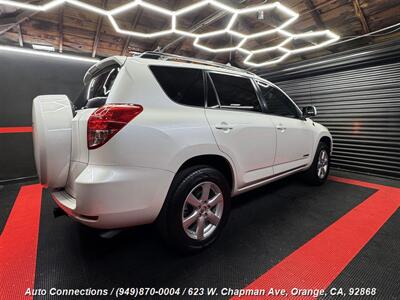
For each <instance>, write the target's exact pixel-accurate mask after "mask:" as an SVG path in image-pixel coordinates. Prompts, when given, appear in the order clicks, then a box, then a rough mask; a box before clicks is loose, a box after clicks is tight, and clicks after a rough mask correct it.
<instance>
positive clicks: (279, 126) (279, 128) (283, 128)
mask: <svg viewBox="0 0 400 300" xmlns="http://www.w3.org/2000/svg"><path fill="white" fill-rule="evenodd" d="M276 130H279V131H282V132H285V130H286V127H284V126H283V125H282V124H279V125H278V126H276Z"/></svg>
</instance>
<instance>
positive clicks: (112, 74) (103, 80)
mask: <svg viewBox="0 0 400 300" xmlns="http://www.w3.org/2000/svg"><path fill="white" fill-rule="evenodd" d="M119 71H120V66H119V65H113V66H109V67H107V68H105V69H103V70H101V71H100V72H99V73H98V74H96V76H95V77H93V78H92V80H91V81H90V82H89V83H87V84H86V85H85V86H84V87H83V89H82V91H81V93H80V95H79V97H78V98H77V99H76V100H75V101H74V105H75V108H76V109H81V108H92V107H100V106H102V105H104V104H105V103H106V101H107V97H108V95H109V93H110V91H111V88H112V86H113V84H114V81H115V79H116V78H117V75H118V73H119Z"/></svg>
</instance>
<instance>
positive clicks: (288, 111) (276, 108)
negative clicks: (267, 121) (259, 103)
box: [258, 82, 298, 118]
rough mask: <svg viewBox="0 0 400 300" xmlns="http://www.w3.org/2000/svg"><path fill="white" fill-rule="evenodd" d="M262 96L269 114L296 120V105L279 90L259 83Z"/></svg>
mask: <svg viewBox="0 0 400 300" xmlns="http://www.w3.org/2000/svg"><path fill="white" fill-rule="evenodd" d="M258 86H259V87H260V91H261V94H262V96H263V98H264V101H265V102H266V106H267V112H268V113H270V114H273V115H278V116H283V117H290V118H296V117H297V116H298V110H297V108H296V107H295V105H294V104H293V103H292V101H290V99H288V98H287V97H286V95H285V94H284V93H282V92H281V91H280V90H278V89H277V88H275V87H273V86H271V85H267V84H264V83H261V82H259V83H258Z"/></svg>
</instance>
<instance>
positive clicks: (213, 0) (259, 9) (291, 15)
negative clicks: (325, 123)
mask: <svg viewBox="0 0 400 300" xmlns="http://www.w3.org/2000/svg"><path fill="white" fill-rule="evenodd" d="M63 3H69V4H71V5H74V6H77V7H79V8H82V9H85V10H88V11H92V12H94V13H97V14H100V15H104V16H107V17H108V19H109V21H110V23H111V25H112V26H113V27H114V30H115V31H116V32H118V33H120V34H124V35H130V36H136V37H140V38H155V37H160V36H164V35H168V34H173V33H175V34H180V35H183V36H189V37H192V38H195V40H194V42H193V45H194V46H195V47H198V48H200V49H202V50H205V51H209V52H229V51H234V50H238V51H241V52H243V53H245V54H246V55H247V57H246V59H245V60H244V63H245V64H248V65H251V66H256V67H259V66H266V65H270V64H275V63H278V62H281V61H283V60H284V59H286V58H287V57H289V56H290V55H292V54H296V53H301V52H305V51H312V50H315V49H318V48H321V47H324V46H327V45H329V44H331V43H333V42H335V41H337V40H338V39H339V38H340V37H339V36H338V35H336V34H335V33H333V32H332V31H330V30H323V31H316V32H310V33H300V34H292V33H289V32H287V31H285V30H284V28H286V27H287V26H289V25H290V24H292V23H293V22H294V21H296V19H297V18H298V17H299V14H297V13H296V12H294V11H293V10H291V9H290V8H288V7H286V6H284V5H283V4H281V3H280V2H274V3H268V4H262V5H256V6H252V7H247V8H241V9H236V8H234V7H231V6H228V5H226V4H223V3H221V2H219V1H217V0H202V1H199V2H197V3H195V4H191V5H189V6H187V7H183V8H181V9H178V10H176V11H172V10H168V9H165V8H163V7H160V6H158V5H155V4H152V3H149V2H147V1H146V0H133V1H130V2H128V3H126V4H124V5H121V6H119V7H116V8H114V9H111V10H104V9H101V8H98V7H96V6H93V5H90V4H88V3H86V2H82V1H79V0H53V1H50V2H48V3H46V4H43V5H34V4H30V3H23V2H18V1H11V0H0V4H5V5H10V6H14V7H18V8H22V9H28V10H35V11H47V10H50V9H52V8H54V7H56V6H59V5H61V4H63ZM206 5H211V6H214V7H216V8H218V9H221V10H224V11H226V12H227V13H230V14H232V16H231V18H230V20H229V22H228V24H227V26H226V27H225V28H223V29H220V30H215V31H211V32H207V33H193V32H189V31H185V30H181V29H178V28H177V18H180V17H182V16H183V15H184V14H187V13H189V12H192V11H195V10H198V9H201V8H203V7H204V6H206ZM135 7H143V8H146V9H149V10H152V11H154V12H157V13H160V14H163V15H165V16H168V17H169V18H171V22H170V27H169V28H168V29H166V30H161V31H156V32H151V33H148V32H138V31H132V30H125V29H122V28H120V27H119V25H118V23H117V21H116V20H115V18H114V16H117V15H119V14H121V13H123V12H126V11H128V10H130V9H133V8H135ZM269 10H277V11H279V12H280V13H283V14H285V15H286V16H287V17H288V19H287V20H286V21H285V22H283V23H282V24H281V25H279V26H278V27H276V28H273V29H269V30H264V31H261V32H256V33H251V34H244V33H241V32H237V31H234V30H232V27H233V26H234V24H235V22H237V18H238V17H239V16H240V15H244V14H248V13H253V12H256V13H257V17H258V19H259V20H262V19H264V20H265V16H264V12H265V11H269ZM261 16H262V18H261ZM273 33H281V34H284V35H286V36H287V39H286V40H284V41H283V42H282V43H280V44H279V45H276V46H269V47H265V48H262V49H258V50H256V51H250V50H248V49H245V48H244V44H245V42H246V41H248V40H249V39H253V38H259V37H262V36H266V35H269V34H273ZM222 34H230V35H232V36H235V37H238V38H241V39H242V40H241V41H240V42H239V44H238V45H237V46H235V47H223V48H210V47H208V46H205V45H203V44H202V43H201V42H202V39H205V38H209V37H213V36H218V35H222ZM318 36H325V37H326V38H327V40H325V41H324V42H320V43H319V44H316V45H312V46H306V47H302V48H297V49H293V50H289V49H286V48H285V47H284V46H285V45H286V44H287V43H288V42H289V41H291V40H293V39H307V38H310V37H318ZM16 49H18V50H21V49H20V48H16ZM275 50H279V51H280V52H282V53H283V55H282V56H281V57H280V58H278V59H273V60H270V61H266V62H262V63H254V62H253V61H252V60H251V59H252V58H253V57H254V55H257V54H259V53H264V52H268V51H275ZM84 59H86V58H84ZM87 60H90V59H89V58H88V59H87Z"/></svg>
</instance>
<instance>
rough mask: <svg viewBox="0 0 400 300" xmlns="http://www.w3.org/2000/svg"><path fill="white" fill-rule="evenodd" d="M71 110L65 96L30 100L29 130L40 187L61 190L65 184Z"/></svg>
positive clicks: (69, 155) (68, 156)
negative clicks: (31, 103) (30, 116)
mask: <svg viewBox="0 0 400 300" xmlns="http://www.w3.org/2000/svg"><path fill="white" fill-rule="evenodd" d="M72 118H73V112H72V106H71V101H70V100H69V98H68V97H67V96H66V95H45V96H38V97H36V98H35V99H34V100H33V106H32V127H33V148H34V155H35V164H36V170H37V172H38V175H39V180H40V182H41V184H43V185H44V186H45V187H48V188H61V187H64V186H65V184H66V183H67V177H68V172H69V163H70V158H71V128H72Z"/></svg>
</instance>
